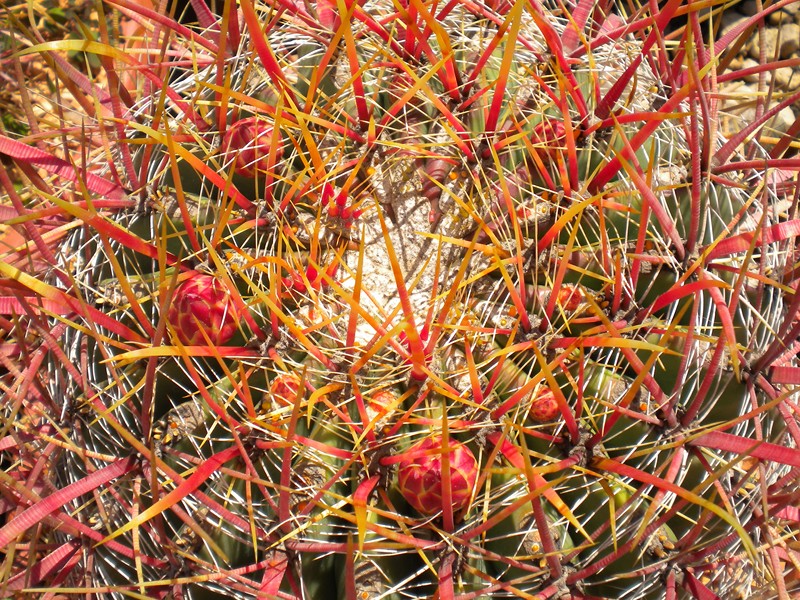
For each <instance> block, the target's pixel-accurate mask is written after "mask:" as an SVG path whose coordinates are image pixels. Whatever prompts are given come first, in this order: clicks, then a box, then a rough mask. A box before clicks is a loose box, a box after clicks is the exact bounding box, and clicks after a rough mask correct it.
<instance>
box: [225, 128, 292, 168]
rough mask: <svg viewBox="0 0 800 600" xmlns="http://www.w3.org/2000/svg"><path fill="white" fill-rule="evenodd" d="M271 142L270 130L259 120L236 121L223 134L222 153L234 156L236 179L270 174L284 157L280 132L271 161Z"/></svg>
mask: <svg viewBox="0 0 800 600" xmlns="http://www.w3.org/2000/svg"><path fill="white" fill-rule="evenodd" d="M272 141H273V130H272V126H271V125H269V124H268V123H267V122H266V121H264V120H263V119H261V118H259V117H248V118H247V119H241V120H240V121H236V122H235V123H234V124H233V125H231V127H230V128H229V129H228V130H227V131H226V132H225V137H224V138H223V140H222V149H223V151H224V152H226V153H230V154H233V163H234V170H235V171H236V173H237V174H238V175H242V176H244V177H255V176H256V175H257V174H258V173H259V172H265V171H271V170H272V169H273V168H274V166H275V163H277V161H278V160H280V158H281V156H282V155H283V143H282V142H283V139H282V137H281V135H280V132H279V133H278V137H277V145H276V147H275V150H274V153H273V156H272V157H270V146H271V145H272ZM270 158H271V159H272V160H270Z"/></svg>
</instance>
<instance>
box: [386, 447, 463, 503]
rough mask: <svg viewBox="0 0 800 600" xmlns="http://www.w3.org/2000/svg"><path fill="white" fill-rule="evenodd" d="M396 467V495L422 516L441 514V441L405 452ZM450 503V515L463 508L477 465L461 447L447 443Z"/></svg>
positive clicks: (442, 482)
mask: <svg viewBox="0 0 800 600" xmlns="http://www.w3.org/2000/svg"><path fill="white" fill-rule="evenodd" d="M407 454H408V457H407V458H404V459H403V460H402V461H401V462H400V463H399V466H398V471H397V474H398V482H399V486H400V493H401V494H402V495H403V497H404V498H405V499H406V501H407V502H408V503H409V504H410V505H411V506H413V507H414V508H415V509H416V510H417V511H419V512H420V513H422V514H424V515H432V514H435V513H437V512H439V511H440V510H442V494H443V484H444V481H443V474H442V455H443V452H442V438H440V437H438V436H437V437H430V438H427V439H425V440H423V441H421V442H419V443H418V444H415V445H414V446H412V447H411V448H410V449H409V450H408V451H407ZM448 460H449V463H450V502H451V504H452V506H453V510H454V511H459V510H462V509H463V508H466V506H467V504H468V503H469V500H470V497H471V496H472V490H473V488H474V487H475V481H476V480H477V478H478V461H477V460H476V459H475V456H474V455H473V454H472V451H471V450H470V449H469V448H467V447H466V446H465V445H464V444H461V443H460V442H456V441H454V440H450V446H449V452H448Z"/></svg>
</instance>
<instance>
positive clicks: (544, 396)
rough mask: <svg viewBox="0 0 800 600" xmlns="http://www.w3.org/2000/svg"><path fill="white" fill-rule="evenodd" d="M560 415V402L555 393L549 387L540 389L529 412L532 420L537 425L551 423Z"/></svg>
mask: <svg viewBox="0 0 800 600" xmlns="http://www.w3.org/2000/svg"><path fill="white" fill-rule="evenodd" d="M559 414H561V411H560V410H559V409H558V401H557V400H556V395H555V394H554V393H553V391H552V390H551V389H550V388H547V387H543V388H539V391H538V392H536V395H535V396H534V397H533V402H531V408H530V410H529V411H528V415H530V417H531V419H533V420H534V421H536V422H537V423H549V422H550V421H553V420H555V419H556V418H557V417H558V415H559Z"/></svg>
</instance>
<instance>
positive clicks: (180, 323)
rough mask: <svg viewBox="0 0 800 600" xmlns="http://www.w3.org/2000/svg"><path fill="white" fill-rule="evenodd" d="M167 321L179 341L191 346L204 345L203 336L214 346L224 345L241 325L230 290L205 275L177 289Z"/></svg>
mask: <svg viewBox="0 0 800 600" xmlns="http://www.w3.org/2000/svg"><path fill="white" fill-rule="evenodd" d="M167 318H168V319H169V321H170V323H172V326H173V327H174V328H175V332H176V333H177V334H178V338H180V340H181V342H182V343H184V344H186V345H188V346H197V345H205V344H206V343H207V342H206V339H205V337H204V336H203V333H205V335H206V336H208V339H209V340H210V342H211V343H212V344H215V345H221V344H224V343H225V342H227V341H228V340H230V339H231V338H232V337H233V334H234V333H235V332H236V328H237V326H238V322H239V314H238V311H237V309H236V306H235V305H234V303H233V301H232V300H231V294H230V291H229V290H228V288H227V286H226V285H225V284H224V283H223V282H222V281H221V280H219V279H217V278H216V277H212V276H211V275H204V274H202V273H196V274H194V275H193V276H192V277H190V278H189V279H187V280H185V281H184V282H183V283H181V284H180V285H179V286H178V287H177V288H176V289H175V293H174V295H173V296H172V304H171V305H170V307H169V312H168V313H167Z"/></svg>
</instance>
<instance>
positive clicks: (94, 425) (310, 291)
mask: <svg viewBox="0 0 800 600" xmlns="http://www.w3.org/2000/svg"><path fill="white" fill-rule="evenodd" d="M116 4H117V3H116V2H113V3H112V5H116ZM199 4H200V3H198V6H197V8H198V10H200V6H199ZM677 6H678V3H667V5H665V7H664V8H663V9H662V10H663V12H662V13H661V15H660V16H659V17H658V20H657V21H655V22H654V20H653V19H652V15H650V13H649V12H648V10H649V9H647V8H642V9H641V10H640V12H639V13H638V16H637V17H635V18H633V17H631V19H630V21H629V22H630V23H633V25H631V27H629V28H628V29H626V28H625V26H626V24H628V22H626V21H624V20H623V19H622V18H621V17H619V16H616V15H609V16H604V10H603V8H602V7H601V6H600V5H599V4H598V5H595V4H593V3H591V2H579V3H578V4H577V5H576V6H575V7H574V11H573V12H572V13H571V14H570V15H566V14H563V13H562V12H561V10H560V9H558V8H554V7H552V6H551V7H549V8H548V7H543V6H541V5H539V4H538V3H503V2H499V3H498V2H495V3H489V4H485V5H484V4H473V3H442V4H436V3H434V4H420V3H413V2H412V3H399V4H398V3H391V2H386V1H383V0H375V1H372V2H363V3H352V2H349V3H340V4H339V5H338V11H337V12H338V13H340V14H339V17H338V19H333V18H332V17H331V15H332V13H331V12H330V8H331V7H330V6H329V4H324V5H323V3H317V5H316V9H315V7H314V5H313V3H312V4H307V3H306V4H304V3H299V2H297V3H292V2H287V3H280V4H278V3H275V4H274V5H273V4H271V3H266V2H262V1H252V0H247V1H244V0H243V1H242V2H241V3H240V7H239V8H238V12H237V11H234V10H232V11H231V12H230V14H228V15H226V16H225V17H224V18H223V19H216V18H213V19H212V17H213V15H212V14H211V13H210V12H204V11H202V10H200V12H199V13H198V20H199V23H200V24H201V25H202V26H204V27H205V29H204V30H203V31H201V32H198V33H195V32H191V31H189V30H186V29H183V28H181V27H179V26H177V25H176V24H175V23H173V22H172V21H171V20H168V19H167V20H163V19H162V20H161V24H162V26H164V27H165V28H166V29H165V30H164V34H165V35H167V36H168V41H167V42H166V45H164V46H163V47H164V48H167V49H168V52H167V53H166V54H165V55H164V56H165V58H164V60H166V61H167V63H168V65H169V74H168V82H169V83H165V84H163V85H162V84H161V83H160V79H159V78H165V77H167V72H166V71H164V70H163V69H161V68H160V67H159V66H158V65H156V64H146V65H144V64H143V65H140V66H141V73H142V74H143V75H142V81H141V85H142V86H145V88H146V89H147V90H149V92H150V93H148V94H142V95H140V96H139V97H140V99H139V100H138V101H136V103H131V104H129V105H125V103H124V102H123V103H121V104H119V105H118V106H117V107H116V108H115V109H114V110H116V111H117V113H118V114H116V116H117V117H118V119H119V122H121V123H123V126H122V131H121V134H124V137H125V140H126V141H120V142H119V144H117V145H114V146H110V147H109V148H108V150H109V152H110V154H111V155H113V156H114V160H113V161H110V162H109V163H108V164H105V163H104V162H103V160H104V159H103V158H97V159H96V160H95V162H93V163H92V164H91V165H90V166H91V171H92V173H93V175H94V176H95V177H100V178H103V181H106V182H108V183H109V184H110V185H115V186H117V188H119V189H121V188H122V187H123V186H124V188H126V190H127V192H128V193H127V196H126V198H127V199H128V202H127V206H126V207H125V208H122V209H111V208H109V209H101V210H100V212H99V216H98V217H97V218H96V219H95V220H92V219H90V218H89V217H87V216H85V215H83V213H81V215H83V216H81V218H84V219H85V220H86V221H87V227H82V228H80V229H76V232H75V233H74V234H73V235H72V237H71V238H70V241H69V243H68V244H67V245H66V246H65V247H64V248H63V251H62V253H61V255H62V257H63V260H62V262H61V264H59V265H58V266H59V269H61V272H63V273H66V274H67V275H68V277H67V278H65V279H64V281H69V282H70V285H69V287H67V285H66V283H64V281H59V282H55V284H54V285H53V288H54V289H56V288H58V289H59V290H62V291H61V292H60V293H63V294H64V295H68V296H70V297H74V298H80V299H81V303H75V304H74V306H78V307H80V306H92V307H96V308H98V310H99V312H100V313H102V315H105V316H104V317H102V318H100V320H99V321H98V320H97V317H92V315H95V313H90V312H86V311H85V310H84V312H78V313H77V314H73V315H72V317H71V320H70V323H69V325H70V326H69V327H67V328H66V330H65V331H64V332H63V335H62V347H63V348H64V352H65V353H66V359H67V360H68V361H69V362H71V363H73V364H74V365H77V367H76V368H77V369H78V370H79V373H80V378H67V377H66V375H64V374H63V373H61V372H58V373H56V374H55V375H54V376H53V378H52V380H51V382H50V385H49V393H50V394H51V395H52V396H53V398H54V400H55V399H57V405H58V406H63V407H64V414H65V417H64V422H63V425H64V434H63V435H64V436H65V438H64V439H65V440H68V441H65V442H64V446H65V449H64V451H63V452H62V453H61V456H60V458H59V461H60V462H59V470H58V472H59V475H58V480H57V482H56V485H57V486H58V487H59V488H61V489H62V490H63V491H62V492H61V493H62V495H65V494H66V491H65V490H67V486H68V485H70V484H71V485H72V486H75V487H72V488H69V489H72V490H78V491H77V492H76V493H75V495H73V496H71V497H69V498H66V496H65V501H64V502H63V504H64V505H65V508H64V513H65V514H66V513H70V514H71V515H73V516H74V519H76V520H77V521H78V522H79V523H80V524H82V525H81V526H80V527H79V526H77V525H76V526H70V527H71V528H68V529H61V530H59V531H58V532H57V533H54V534H53V539H54V540H57V541H58V542H59V543H61V544H69V543H71V542H72V540H76V539H86V540H92V541H91V542H87V544H88V545H87V546H86V548H87V549H86V550H85V554H84V555H83V556H82V558H81V559H80V560H77V559H76V561H77V562H74V563H71V567H70V568H71V569H72V570H71V571H69V573H67V574H65V575H64V577H63V578H62V579H61V583H63V584H64V585H68V586H71V587H73V588H76V587H78V588H80V587H81V586H97V587H102V586H108V587H104V588H103V589H106V590H108V591H107V592H106V593H107V594H109V596H114V597H123V596H124V595H125V594H128V593H139V594H140V595H147V596H148V597H158V598H167V597H189V598H201V597H206V596H204V595H203V594H204V593H206V592H208V593H213V594H217V595H218V597H240V598H261V597H280V598H313V599H317V598H320V599H321V598H336V597H340V598H349V599H352V598H359V599H362V598H363V599H367V598H376V599H377V598H396V599H399V598H412V597H430V596H432V595H434V594H435V595H438V596H437V597H439V598H442V599H446V598H454V597H462V598H489V597H492V598H495V597H496V598H501V597H531V596H533V595H536V596H537V597H541V598H566V597H575V598H582V597H614V598H659V597H662V596H666V597H676V595H677V596H681V597H684V596H685V597H690V596H691V597H712V596H713V595H714V594H716V595H717V596H719V597H725V598H731V597H747V596H748V594H749V593H750V592H751V591H752V590H754V589H756V588H757V587H762V586H763V587H767V588H768V587H769V586H772V585H777V584H775V583H774V582H776V581H783V580H782V576H781V574H780V573H777V572H776V571H775V565H776V564H778V563H777V559H776V560H771V559H769V558H768V557H767V556H766V555H765V554H764V553H763V552H759V551H756V548H759V547H760V546H761V544H764V543H767V537H765V536H773V537H780V536H781V535H782V533H781V530H780V526H779V525H774V524H770V523H774V521H771V520H770V519H771V517H770V516H769V515H765V514H764V512H763V510H764V508H765V507H767V508H768V509H770V510H773V509H774V510H776V511H779V510H781V509H782V508H784V507H785V504H784V505H782V504H781V500H780V498H781V497H782V496H781V495H782V494H785V493H788V492H789V491H790V490H791V489H792V488H791V486H792V485H793V484H794V483H796V477H795V476H792V475H791V473H792V471H791V470H790V465H794V466H797V464H798V457H797V455H796V453H795V452H794V451H792V450H791V448H792V447H793V446H794V442H793V441H792V440H793V439H794V438H793V437H792V436H795V435H797V434H796V433H792V432H793V431H794V429H792V428H791V427H790V428H788V429H787V428H785V427H784V425H783V422H782V420H781V417H779V416H778V415H783V417H782V418H783V419H786V418H789V416H788V415H789V412H788V408H786V405H785V404H784V402H785V401H786V399H787V397H788V395H789V392H790V390H791V381H789V382H788V385H784V386H781V385H778V383H775V382H770V380H769V378H768V377H767V376H766V375H764V373H765V372H766V368H767V367H770V366H772V365H773V361H775V360H777V358H778V356H779V355H781V356H782V355H783V354H782V353H783V350H782V346H781V344H782V341H781V339H780V338H781V335H785V334H786V333H787V332H789V331H790V330H791V331H794V330H792V329H791V327H792V325H791V320H792V319H794V318H795V317H796V314H797V310H796V309H797V307H796V306H794V305H795V304H796V302H794V304H791V306H794V308H793V309H791V310H790V309H789V308H787V307H788V306H789V305H790V303H791V302H792V301H791V300H789V295H788V290H789V289H790V286H791V284H792V280H791V279H789V280H784V278H783V277H784V276H783V272H782V269H783V264H785V256H784V255H783V254H782V253H783V252H784V249H783V248H784V246H785V244H786V243H787V241H788V240H790V239H791V237H792V236H793V235H795V234H794V233H792V232H794V231H796V229H797V226H796V221H787V219H786V217H785V215H782V213H780V211H778V210H777V209H775V208H774V207H775V206H778V205H779V204H780V202H781V201H782V200H783V197H782V196H780V195H779V194H778V192H777V191H776V189H777V188H775V187H774V186H770V185H767V184H768V183H769V181H768V180H767V179H766V178H765V177H764V173H763V172H762V171H760V170H759V169H761V168H762V166H763V164H768V162H769V160H770V158H769V157H767V156H766V155H764V154H763V151H762V150H761V149H759V148H758V147H757V146H755V145H754V144H747V145H743V147H742V148H741V149H740V150H741V152H742V153H741V154H734V155H732V156H731V157H730V158H729V159H728V160H724V161H723V163H722V164H717V163H716V162H715V161H714V160H713V158H714V156H715V155H716V153H717V151H718V150H719V149H720V148H723V147H724V146H723V144H724V143H725V140H722V139H716V138H715V133H714V129H713V127H710V123H709V121H708V120H707V119H705V120H704V119H702V118H701V117H703V116H704V113H703V112H702V111H703V110H706V108H704V106H705V105H704V104H703V102H705V101H707V100H708V96H707V95H706V93H705V92H704V91H703V90H704V89H705V88H704V87H701V84H702V86H705V83H702V82H705V81H706V78H707V77H708V69H707V65H706V63H704V62H702V63H696V62H695V61H696V60H700V59H697V58H696V57H695V55H682V59H681V60H683V62H681V61H680V60H678V61H676V62H674V63H673V62H671V61H670V58H669V57H668V56H667V55H666V54H665V53H664V52H663V51H662V45H661V44H660V43H659V27H663V25H664V24H665V23H666V22H667V21H668V20H669V18H670V15H671V14H674V12H675V10H676V9H677ZM345 9H346V12H345ZM137 10H138V11H139V13H140V14H141V15H142V16H143V17H147V18H150V17H152V16H153V15H152V14H151V13H150V12H148V11H146V10H144V9H137ZM316 11H322V12H323V13H324V14H325V15H327V16H326V18H324V19H317V18H316V17H317V15H316V14H315V13H316ZM145 43H146V44H150V45H151V47H152V48H154V49H155V48H161V47H162V45H161V44H162V42H159V41H156V40H155V39H148V40H145ZM704 56H705V55H704ZM706 58H707V57H704V58H702V60H703V61H705V60H706ZM119 60H121V59H119ZM131 60H133V59H131ZM690 73H691V74H690ZM698 78H700V79H698ZM145 79H146V81H145ZM129 91H130V95H131V96H136V94H135V93H134V90H133V89H131V90H129ZM125 97H126V98H127V97H128V95H127V94H126V95H125ZM120 98H122V95H120V97H119V98H116V99H117V100H119V99H120ZM705 116H707V115H705ZM121 134H120V135H121ZM15 148H16V147H15ZM0 150H3V148H0ZM12 155H13V154H12ZM751 156H760V157H762V158H761V159H760V160H761V161H762V162H761V163H759V165H761V166H759V165H756V164H755V162H757V161H751V160H750V157H751ZM734 161H739V162H734ZM789 168H795V169H796V167H791V166H790V167H789ZM61 175H62V176H64V175H63V172H62V173H61ZM794 176H795V177H796V173H795V175H794ZM67 179H69V178H68V177H67ZM92 181H94V180H92ZM99 185H100V184H98V183H92V182H89V184H88V185H87V187H86V188H85V193H87V194H89V195H97V196H98V197H99V196H101V194H99V192H98V191H97V190H98V189H99V187H98V186H99ZM782 189H784V190H785V189H787V188H782ZM198 278H199V279H202V281H204V282H206V283H207V284H208V285H205V286H201V287H202V290H199V291H197V290H195V291H193V292H192V293H193V295H192V298H191V299H190V301H187V300H186V299H185V297H186V286H188V285H194V284H191V283H187V282H192V281H195V282H196V281H198ZM795 284H796V281H795ZM73 310H78V309H77V308H74V309H73ZM795 329H796V327H795ZM176 337H177V340H178V341H180V343H173V342H175V341H176ZM787 361H788V363H786V366H787V367H788V366H792V367H795V366H796V365H795V362H796V359H795V358H792V357H789V358H788V359H787ZM792 361H795V362H792ZM52 368H53V369H54V370H56V371H58V370H59V369H63V368H64V367H63V360H62V361H61V362H59V359H58V358H57V357H56V358H54V359H53V363H52ZM543 394H544V395H543ZM545 396H546V397H545ZM792 427H795V428H796V425H793V426H792ZM443 437H444V439H448V440H450V442H449V444H450V448H454V449H459V452H461V453H462V454H463V455H464V456H466V455H467V454H468V456H469V457H470V460H469V461H467V462H468V463H469V465H468V466H469V469H466V470H467V471H469V473H468V474H466V475H465V474H464V472H462V467H463V466H464V465H463V464H456V463H458V461H455V462H454V463H450V460H451V459H447V461H445V459H444V456H447V453H446V452H445V451H444V450H442V451H441V452H439V454H438V455H437V459H438V461H439V462H437V465H439V463H441V462H447V463H448V466H447V467H446V468H445V467H441V466H437V468H436V469H434V472H433V473H432V474H429V477H428V479H430V478H431V476H433V477H434V478H435V477H440V478H441V480H440V481H438V482H437V481H428V482H427V483H426V484H425V486H424V487H425V489H426V490H427V493H430V490H431V489H434V490H437V491H436V493H435V494H434V496H435V500H436V502H434V503H433V504H435V505H436V506H433V504H432V503H431V502H429V501H428V500H429V498H421V497H415V496H414V495H413V494H414V490H415V489H417V488H416V487H415V486H416V485H417V482H411V481H410V479H409V476H408V475H407V473H406V472H405V471H404V469H408V468H409V465H410V464H412V463H414V465H415V468H416V467H419V466H420V465H419V464H416V463H419V462H420V461H419V458H418V457H417V454H418V451H419V448H421V447H423V446H424V445H425V444H426V443H428V442H426V441H424V440H430V439H436V440H440V441H441V439H442V438H443ZM761 442H764V443H766V444H773V445H774V446H773V445H770V446H767V448H770V449H773V448H778V447H779V446H785V453H783V454H780V455H776V458H775V459H774V460H768V459H767V458H766V456H767V454H766V450H765V451H764V452H762V453H758V452H757V451H756V454H754V455H753V456H748V452H750V451H751V450H752V449H753V448H754V447H755V446H757V445H758V444H759V443H761ZM436 444H439V442H436ZM437 447H441V448H443V446H441V445H438V446H437ZM454 452H455V451H454ZM132 453H135V456H136V460H135V461H132V462H131V464H130V465H129V466H127V468H126V469H125V472H124V473H121V474H119V475H117V476H116V477H113V478H109V479H108V480H103V479H102V478H101V477H99V476H95V479H92V481H93V482H95V480H96V484H95V485H89V484H87V486H86V489H84V488H81V484H82V482H85V481H86V480H88V479H90V478H92V477H93V474H94V473H97V472H98V471H100V472H101V473H103V472H104V471H102V469H103V468H104V467H106V466H107V465H108V464H109V463H111V464H121V463H120V462H119V461H122V460H124V459H127V458H128V457H130V456H131V455H132ZM452 455H453V453H451V455H450V456H452ZM459 456H461V455H459ZM426 458H428V459H430V456H427V457H426ZM461 458H463V456H461ZM758 459H762V461H761V462H759V460H758ZM415 461H416V463H415ZM125 464H126V465H127V463H125ZM120 468H121V467H120ZM398 471H399V477H398ZM448 479H450V481H448ZM770 486H772V487H770ZM417 487H419V486H417ZM420 493H423V492H420ZM447 498H449V499H450V502H446V501H445V500H446V499H447ZM415 507H416V509H417V510H415V509H414V508H415ZM439 508H441V510H440V509H439ZM59 514H61V513H59ZM71 518H72V517H71ZM787 527H788V526H787ZM775 528H778V529H775ZM87 530H89V531H92V532H94V533H92V534H91V535H93V536H94V537H91V535H89V534H88V533H87ZM787 530H788V529H787ZM9 531H10V530H9ZM82 536H84V537H82ZM85 536H89V537H85ZM770 539H772V538H770ZM40 583H41V584H44V583H45V578H44V577H42V578H41V579H40V580H39V581H37V582H33V584H31V585H33V586H34V587H35V586H36V585H39V584H40ZM28 587H31V586H30V585H29V586H28Z"/></svg>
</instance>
